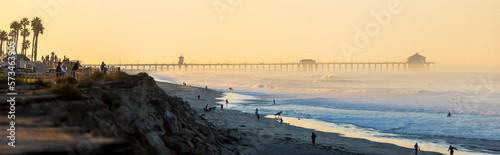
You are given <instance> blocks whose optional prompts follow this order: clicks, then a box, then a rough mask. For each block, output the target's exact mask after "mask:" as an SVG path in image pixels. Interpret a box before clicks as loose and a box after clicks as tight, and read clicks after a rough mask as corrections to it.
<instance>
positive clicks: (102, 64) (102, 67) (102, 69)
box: [101, 61, 106, 72]
mask: <svg viewBox="0 0 500 155" xmlns="http://www.w3.org/2000/svg"><path fill="white" fill-rule="evenodd" d="M105 67H106V64H104V61H103V62H102V63H101V71H103V72H105V69H104V68H105Z"/></svg>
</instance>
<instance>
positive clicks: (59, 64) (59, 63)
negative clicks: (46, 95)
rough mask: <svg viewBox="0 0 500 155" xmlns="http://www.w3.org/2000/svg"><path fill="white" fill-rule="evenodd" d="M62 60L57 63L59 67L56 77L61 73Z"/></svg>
mask: <svg viewBox="0 0 500 155" xmlns="http://www.w3.org/2000/svg"><path fill="white" fill-rule="evenodd" d="M61 72H62V71H61V62H58V63H57V67H56V77H59V76H60V75H61Z"/></svg>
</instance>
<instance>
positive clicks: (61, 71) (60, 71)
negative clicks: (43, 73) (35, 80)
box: [56, 61, 82, 77]
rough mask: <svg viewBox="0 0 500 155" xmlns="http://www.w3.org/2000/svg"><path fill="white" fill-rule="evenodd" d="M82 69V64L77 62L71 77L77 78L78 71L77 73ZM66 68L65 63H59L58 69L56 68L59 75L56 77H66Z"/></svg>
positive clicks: (72, 69)
mask: <svg viewBox="0 0 500 155" xmlns="http://www.w3.org/2000/svg"><path fill="white" fill-rule="evenodd" d="M80 67H82V66H81V65H80V62H79V61H76V63H75V64H74V65H73V67H72V68H71V76H72V77H75V76H76V71H77V70H78V69H80ZM64 68H65V66H64V63H61V62H58V63H57V67H56V73H57V74H56V76H57V77H59V76H62V77H64V76H66V73H67V72H68V71H66V69H64Z"/></svg>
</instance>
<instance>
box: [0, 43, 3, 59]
mask: <svg viewBox="0 0 500 155" xmlns="http://www.w3.org/2000/svg"><path fill="white" fill-rule="evenodd" d="M2 47H3V40H0V56H2V55H3V49H2Z"/></svg>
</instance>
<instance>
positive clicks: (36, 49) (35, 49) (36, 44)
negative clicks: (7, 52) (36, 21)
mask: <svg viewBox="0 0 500 155" xmlns="http://www.w3.org/2000/svg"><path fill="white" fill-rule="evenodd" d="M34 36H35V38H36V40H34V41H33V42H34V43H35V46H34V47H31V48H33V49H34V51H35V52H34V53H33V54H34V55H35V56H34V59H33V60H34V61H36V56H37V53H38V33H36V34H34Z"/></svg>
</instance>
